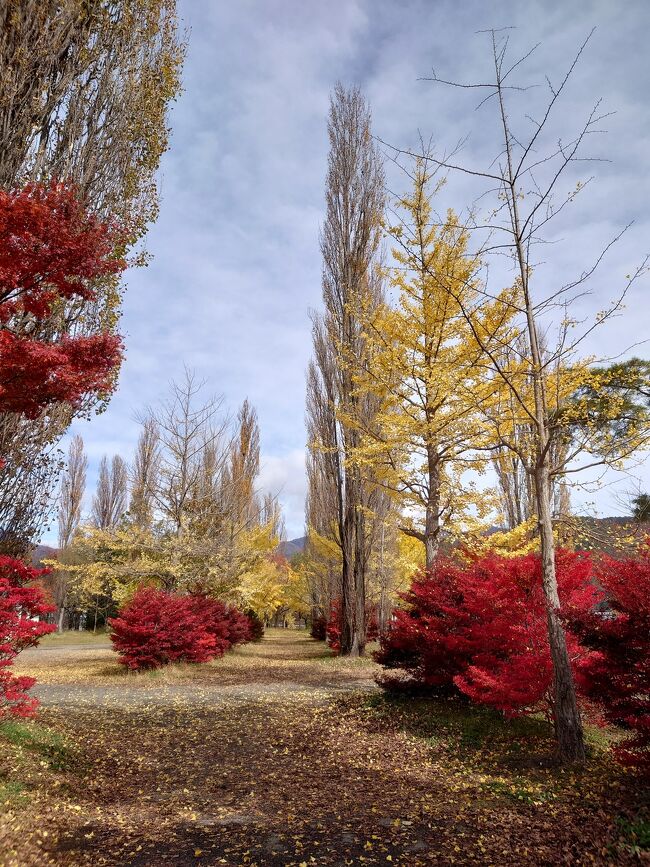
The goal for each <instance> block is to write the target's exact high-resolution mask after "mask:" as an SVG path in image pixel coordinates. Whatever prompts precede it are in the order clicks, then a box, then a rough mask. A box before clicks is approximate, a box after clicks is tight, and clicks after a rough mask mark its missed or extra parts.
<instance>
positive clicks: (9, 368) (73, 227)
mask: <svg viewBox="0 0 650 867" xmlns="http://www.w3.org/2000/svg"><path fill="white" fill-rule="evenodd" d="M121 239H122V236H121V233H120V231H119V230H118V229H117V227H116V226H114V225H112V224H111V223H107V222H102V221H101V220H99V219H98V218H97V217H95V216H94V215H92V214H90V213H89V212H88V211H86V209H85V208H84V206H83V205H82V204H81V203H80V202H79V201H78V199H77V198H76V196H75V192H74V190H73V189H71V188H69V187H66V186H64V185H62V184H51V185H50V186H41V185H29V186H26V187H25V188H24V189H22V190H20V191H18V192H5V191H3V190H0V411H2V412H17V413H21V414H23V415H26V416H28V417H35V416H36V415H38V413H39V412H40V411H41V410H42V409H43V408H44V407H45V406H47V405H48V404H50V403H52V402H55V401H67V402H69V403H71V404H73V405H76V404H78V403H79V402H80V400H81V399H82V398H83V397H84V395H86V394H89V393H91V392H97V391H103V390H108V389H110V387H111V374H112V371H113V370H114V369H115V368H116V367H117V365H118V364H119V362H120V359H121V341H120V339H119V338H118V337H116V336H114V335H109V334H98V335H95V336H92V337H71V336H61V335H60V334H59V335H57V336H56V337H54V338H52V339H43V337H42V336H38V337H29V336H25V335H24V334H22V335H18V334H16V333H14V325H15V322H16V320H17V319H22V318H24V317H25V316H28V317H31V318H32V319H33V320H35V322H36V323H38V322H40V321H44V320H45V321H46V320H47V319H48V318H49V316H50V315H51V314H52V312H53V310H54V308H55V306H56V305H57V304H58V303H59V302H60V301H61V300H63V299H71V298H78V299H85V300H91V299H92V298H94V291H93V289H92V282H93V281H96V280H98V279H101V278H102V277H106V276H108V275H111V274H116V273H119V272H121V271H122V270H124V268H125V267H126V262H125V260H124V259H122V258H118V257H117V256H115V254H114V251H115V249H116V247H119V245H120V243H121ZM37 333H38V329H37Z"/></svg>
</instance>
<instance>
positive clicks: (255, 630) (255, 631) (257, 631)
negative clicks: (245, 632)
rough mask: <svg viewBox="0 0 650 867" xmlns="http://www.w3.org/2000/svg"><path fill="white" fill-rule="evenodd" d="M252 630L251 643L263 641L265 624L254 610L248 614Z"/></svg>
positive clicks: (250, 610)
mask: <svg viewBox="0 0 650 867" xmlns="http://www.w3.org/2000/svg"><path fill="white" fill-rule="evenodd" d="M246 617H248V622H249V625H250V630H251V637H250V640H251V641H261V640H262V639H263V638H264V622H263V621H262V618H261V617H260V616H259V615H258V614H256V613H255V612H254V611H253V609H252V608H249V609H248V611H247V612H246Z"/></svg>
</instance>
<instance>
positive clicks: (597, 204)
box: [44, 0, 650, 542]
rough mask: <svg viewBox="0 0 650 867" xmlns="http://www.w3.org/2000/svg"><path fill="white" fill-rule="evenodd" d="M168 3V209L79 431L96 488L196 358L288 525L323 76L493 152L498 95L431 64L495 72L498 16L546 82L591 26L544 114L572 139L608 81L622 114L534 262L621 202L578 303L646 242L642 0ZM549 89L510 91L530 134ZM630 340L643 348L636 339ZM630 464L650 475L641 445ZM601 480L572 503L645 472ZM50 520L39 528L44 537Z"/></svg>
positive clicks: (483, 153) (621, 338)
mask: <svg viewBox="0 0 650 867" xmlns="http://www.w3.org/2000/svg"><path fill="white" fill-rule="evenodd" d="M179 11H180V15H181V18H182V21H183V26H184V28H186V29H187V33H188V40H189V42H188V52H187V60H186V64H185V69H184V74H183V92H182V95H181V96H180V98H179V99H178V101H177V103H176V104H175V105H174V107H173V110H172V112H171V116H170V124H171V127H172V136H171V146H170V149H169V151H168V153H166V154H165V156H164V158H163V160H162V164H161V169H160V178H159V181H160V191H161V210H160V216H159V219H158V221H157V223H156V224H155V225H154V226H152V227H151V230H150V232H149V235H148V238H147V249H148V251H149V253H150V254H151V256H152V260H151V263H150V264H149V266H148V267H147V268H144V269H132V270H131V271H130V272H129V273H128V274H127V277H126V285H127V289H126V293H125V299H124V307H123V318H122V333H123V334H124V337H125V342H126V347H127V355H126V361H125V363H124V366H123V369H122V372H121V376H120V382H119V388H118V390H117V393H116V394H115V396H114V397H113V399H112V401H111V404H110V406H109V408H108V410H107V411H106V412H105V413H103V414H102V415H100V416H96V417H94V418H93V419H92V420H91V421H88V422H86V421H77V422H75V424H74V425H73V428H72V430H71V434H72V433H80V434H81V435H82V436H83V438H84V441H85V444H86V450H87V453H88V456H89V472H88V485H89V497H88V503H87V506H88V507H89V505H90V502H89V499H90V495H91V494H92V488H93V487H94V485H95V482H96V475H97V466H98V463H99V460H100V458H101V456H102V455H103V454H108V455H111V454H116V453H118V454H120V455H122V456H123V457H125V458H126V459H129V458H130V456H131V454H132V451H133V447H134V445H135V442H136V439H137V436H138V425H137V422H136V420H135V416H136V414H137V412H138V411H139V410H141V409H142V407H143V406H145V405H147V404H154V403H156V402H157V401H158V400H159V399H160V398H162V397H163V396H164V395H165V393H166V390H167V388H168V383H169V382H170V380H173V379H175V378H179V377H180V376H181V375H182V371H183V366H184V365H187V366H189V367H191V368H193V369H195V370H196V371H197V373H198V374H199V375H200V376H201V377H202V378H204V379H205V380H206V395H207V394H209V393H211V394H220V395H223V396H224V399H225V404H226V405H227V406H228V407H230V408H231V410H232V411H233V412H235V411H236V409H237V407H238V406H239V405H240V404H241V402H242V401H243V400H244V398H248V399H249V400H250V401H251V402H252V403H253V404H254V405H255V407H256V408H257V411H258V414H259V420H260V426H261V442H262V461H261V475H260V482H259V484H260V489H261V490H262V491H271V492H273V493H276V494H278V495H279V499H280V501H281V503H282V505H283V508H284V513H285V519H286V525H287V535H288V537H289V538H292V537H296V536H300V535H302V533H303V522H304V496H305V476H304V453H305V440H306V436H305V428H304V381H305V370H306V367H307V364H308V360H309V356H310V351H311V335H310V328H311V323H310V310H313V309H317V308H318V307H319V303H320V270H321V266H320V254H319V227H320V225H321V223H322V220H323V216H324V180H325V172H326V162H327V134H326V122H327V111H328V100H329V93H330V91H331V89H332V87H333V86H334V84H335V83H336V82H337V81H339V80H340V81H341V82H342V83H343V84H345V85H353V84H354V85H359V86H360V87H361V89H362V90H363V92H364V94H365V95H366V97H367V99H368V101H369V103H370V106H371V109H372V117H373V132H374V134H375V135H376V136H378V137H379V138H380V139H381V140H382V141H384V142H387V143H390V144H391V145H395V146H397V147H400V148H405V149H408V148H413V147H416V146H417V143H418V140H419V137H420V136H422V137H423V138H424V139H425V140H429V139H430V138H431V139H432V140H433V142H434V145H435V147H436V148H437V149H438V150H439V151H440V152H442V151H449V149H451V148H452V147H454V146H455V145H456V143H457V142H458V141H460V140H465V144H464V146H463V149H462V151H461V153H460V154H459V158H462V160H463V161H464V162H465V163H466V164H469V165H479V164H480V165H489V163H490V161H491V160H492V159H493V157H494V156H495V151H494V148H493V147H492V145H493V142H492V132H493V130H492V128H491V127H490V123H489V110H488V111H486V110H484V109H481V110H479V111H477V110H475V106H476V102H477V99H476V98H475V92H471V93H469V94H468V92H465V91H460V92H459V91H457V90H456V91H449V90H445V89H443V88H441V87H440V86H439V85H435V84H433V83H431V82H430V81H424V80H422V79H423V78H426V77H427V76H430V75H431V71H432V69H435V70H436V73H437V74H438V75H439V76H441V77H445V78H453V79H458V80H462V81H467V82H469V81H481V80H486V75H488V74H489V61H490V54H489V42H488V39H487V37H486V36H485V35H484V34H483V35H482V34H480V33H477V31H480V30H484V29H488V28H501V27H506V26H508V27H512V28H514V29H512V30H511V31H509V32H510V40H511V46H512V55H513V57H516V56H517V55H519V54H523V53H525V52H526V51H527V50H528V49H529V48H531V47H532V46H533V45H535V44H536V43H540V45H539V47H538V48H537V49H536V52H535V53H534V55H533V56H532V57H531V59H530V61H529V62H528V63H527V64H526V65H525V66H523V67H522V69H521V76H520V81H521V82H522V83H526V84H530V83H534V84H540V85H544V76H545V75H548V76H549V79H550V80H551V82H552V83H557V81H559V79H560V78H561V76H562V74H563V73H564V71H565V70H566V69H567V67H568V65H569V64H570V62H571V59H572V57H573V55H574V54H575V52H576V50H577V48H578V47H579V46H580V44H581V43H582V42H583V40H584V39H585V37H586V36H587V35H588V34H589V32H590V31H591V29H592V28H594V27H595V28H596V30H595V32H594V35H593V37H592V39H591V41H590V43H589V45H588V47H587V49H586V51H585V53H584V55H583V57H582V60H581V63H580V65H579V66H578V68H577V70H576V72H575V75H574V77H573V79H572V81H571V84H570V87H569V89H568V91H567V95H566V99H565V101H564V102H563V103H562V104H561V106H560V108H559V109H558V112H557V115H556V116H555V118H554V119H555V122H556V123H557V127H554V128H553V133H555V130H556V129H557V136H558V137H559V136H562V137H563V138H564V140H569V139H570V137H571V134H572V132H574V131H575V128H576V124H577V123H579V121H580V119H582V118H583V117H584V116H585V115H586V113H588V111H589V110H590V108H591V106H592V105H593V103H594V101H595V100H596V99H598V98H600V97H602V99H603V103H602V106H603V110H604V111H607V112H610V111H611V112H614V114H613V115H612V116H610V117H608V118H607V119H606V120H605V121H603V123H602V128H603V129H606V130H607V133H606V134H603V135H599V136H597V137H594V140H593V141H592V142H589V149H590V154H594V155H596V156H598V157H599V158H608V159H609V160H611V162H594V163H589V164H585V165H584V167H583V166H582V165H580V166H579V167H578V168H579V172H578V174H577V175H576V177H591V176H592V175H593V176H594V180H593V182H592V183H590V184H589V185H588V187H587V188H586V189H585V191H584V193H583V194H581V196H580V197H579V198H578V200H577V202H576V203H575V204H574V205H572V206H571V211H570V212H569V213H567V215H565V216H563V217H562V219H561V221H560V224H559V227H558V228H554V229H553V232H554V233H555V234H554V235H553V237H552V240H553V241H555V242H557V243H554V244H553V245H550V247H549V250H548V252H547V253H546V255H545V259H544V262H543V263H540V276H541V282H543V281H544V280H548V281H550V282H549V285H550V283H552V281H553V280H554V279H555V280H558V279H561V277H563V276H564V275H565V274H569V275H571V274H573V273H580V272H581V270H582V269H584V268H585V266H586V265H587V264H589V263H590V261H591V258H592V257H593V255H594V254H595V253H596V252H597V251H598V250H599V249H600V248H601V246H602V245H603V244H604V243H606V242H607V241H608V240H609V239H610V238H611V237H612V236H613V235H614V234H616V232H617V231H618V230H620V228H622V227H623V226H625V225H627V224H628V223H630V222H632V221H634V223H633V225H632V226H631V228H630V229H629V230H628V231H627V233H626V234H625V236H624V237H623V239H622V240H621V241H620V242H619V243H618V244H617V245H616V247H615V248H614V249H613V251H612V252H611V255H610V256H609V257H608V258H607V260H606V262H605V263H604V264H603V266H602V268H601V269H600V270H599V272H598V274H597V275H596V279H595V280H594V281H593V284H592V289H593V296H592V297H590V298H589V299H586V300H585V301H583V302H581V305H578V307H579V309H578V311H577V312H578V313H579V314H580V315H582V314H583V313H584V314H586V312H588V310H592V311H593V310H597V309H600V308H602V307H604V306H605V305H606V303H607V301H609V300H610V299H611V298H612V297H613V296H614V295H615V294H616V290H617V289H618V288H619V287H620V285H621V283H622V280H623V279H624V275H625V274H627V273H629V271H630V269H633V268H634V267H635V266H636V265H638V264H639V262H640V261H641V260H642V259H643V256H644V255H645V254H646V253H647V252H648V249H649V248H650V241H649V239H650V232H649V231H648V230H649V229H650V195H648V193H649V192H650V191H649V189H648V179H649V178H650V171H649V169H650V112H649V111H648V102H647V94H648V93H649V92H650V64H649V63H648V54H647V44H646V37H647V34H648V32H650V3H647V2H646V0H628V2H626V3H621V2H616V0H589V2H580V0H572V2H571V3H567V2H566V0H564V2H555V0H528V2H526V3H521V2H512V3H510V2H499V0H495V2H489V3H486V2H483V0H463V2H458V0H454V2H450V0H428V2H427V0H403V2H398V0H329V2H328V3H316V2H312V0H307V2H305V0H237V2H236V3H233V2H226V0H181V2H180V4H179ZM545 93H546V91H544V87H541V88H537V89H535V90H532V91H526V92H525V93H523V94H515V95H514V97H517V99H518V101H515V102H514V103H513V117H515V116H516V117H517V118H519V119H520V123H521V127H520V128H521V129H522V134H523V132H524V131H525V127H526V124H529V121H527V120H526V118H525V115H526V113H528V112H531V111H532V110H533V108H534V106H535V105H536V100H538V99H541V98H542V97H543V96H544V95H545ZM529 128H530V127H529ZM386 153H387V155H388V156H390V155H392V152H390V151H388V150H386ZM583 169H584V170H583ZM387 175H388V181H389V187H390V189H391V190H392V191H393V192H395V193H398V192H400V191H403V189H404V186H403V184H404V179H403V175H402V173H401V172H400V171H399V170H398V169H397V168H396V167H395V166H394V165H393V164H392V163H389V164H388V168H387ZM400 185H402V186H401V187H400ZM473 192H474V191H473V190H470V189H469V188H468V186H467V183H466V182H465V181H464V180H463V179H462V178H461V179H452V180H451V181H450V184H449V185H448V187H447V188H446V189H445V192H444V200H443V201H442V202H441V204H443V205H444V206H446V205H447V204H449V205H453V206H454V207H456V209H458V210H462V209H463V208H464V207H465V206H466V205H467V204H468V202H469V198H468V197H469V196H470V195H471V194H473ZM649 289H650V285H649V281H648V279H647V277H646V278H645V279H643V280H640V281H639V282H638V283H637V284H636V285H635V286H634V287H633V289H632V291H631V292H630V294H629V296H628V300H627V309H626V311H625V313H624V315H623V316H622V317H620V318H617V319H616V320H614V321H613V322H611V323H609V325H608V326H607V328H606V330H605V329H603V330H602V331H601V332H599V334H598V336H597V338H595V339H594V341H593V345H591V346H586V349H587V350H589V351H593V352H594V353H596V354H599V355H604V356H615V355H617V354H618V353H620V352H625V351H626V350H628V347H630V346H631V345H632V344H634V343H636V342H637V341H642V340H644V339H645V338H646V336H647V335H648V332H649V331H650V305H649V304H648V302H647V296H648V291H649ZM634 351H635V352H636V354H641V355H644V354H645V355H647V347H643V346H640V347H637V348H636V350H634ZM627 354H628V355H629V354H630V351H629V350H628V352H627ZM64 446H65V442H64ZM634 474H635V475H637V476H640V477H641V480H642V481H641V484H643V481H644V480H647V482H648V484H650V475H649V474H648V471H647V469H646V468H645V467H643V466H640V467H637V468H636V469H635V470H634ZM606 481H607V484H606V485H605V486H604V487H603V488H602V489H601V490H600V491H599V492H597V493H596V494H595V495H594V494H593V493H592V492H589V493H586V492H584V493H581V492H578V494H577V495H576V497H577V500H576V502H577V503H578V505H579V506H580V508H585V509H586V508H593V509H594V510H595V511H596V512H597V513H599V514H616V513H620V512H621V505H620V502H619V501H620V499H621V496H622V493H621V492H624V491H626V490H629V489H631V488H632V487H634V486H635V485H636V484H638V483H637V482H636V481H635V480H634V479H632V478H627V477H623V478H621V479H617V480H614V479H613V477H608V479H607V480H606ZM614 481H616V484H612V483H613V482H614ZM54 530H55V528H54V526H53V527H52V530H51V531H50V533H49V534H48V535H47V536H46V538H45V539H44V541H50V542H53V541H54V538H55V533H54Z"/></svg>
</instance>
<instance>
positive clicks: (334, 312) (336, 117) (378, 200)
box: [310, 84, 384, 656]
mask: <svg viewBox="0 0 650 867" xmlns="http://www.w3.org/2000/svg"><path fill="white" fill-rule="evenodd" d="M328 134H329V142H330V152H329V160H328V171H327V182H326V218H325V223H324V226H323V230H322V235H321V252H322V256H323V308H324V309H323V312H322V314H320V315H318V316H316V317H315V320H314V330H313V334H314V365H313V367H312V369H311V371H310V379H311V384H310V388H311V390H312V392H313V394H314V397H315V401H312V406H311V407H310V412H311V413H312V414H314V413H316V414H319V415H322V416H323V417H322V418H320V419H318V420H315V424H314V425H313V427H314V429H315V430H316V431H317V437H318V438H317V439H316V440H315V441H312V442H311V443H310V447H311V448H312V449H313V450H316V451H322V452H323V453H324V454H326V455H328V456H329V457H328V458H327V463H328V464H329V470H330V472H331V474H332V476H331V477H332V480H333V486H334V496H335V522H336V538H337V542H338V544H339V546H340V549H341V559H342V566H341V619H342V623H341V653H342V654H344V655H350V656H358V655H359V654H361V653H363V650H364V646H365V631H366V630H365V592H366V577H367V569H368V562H369V557H370V542H371V536H372V531H371V528H370V527H369V526H368V520H369V518H368V516H369V514H370V513H371V506H372V504H371V502H370V500H371V497H372V490H371V488H370V487H369V486H367V485H366V484H365V482H364V480H363V478H362V475H361V472H360V469H359V467H358V466H357V465H355V464H354V463H352V462H351V456H352V454H353V452H354V449H356V448H357V447H358V445H359V431H358V425H357V424H356V423H355V424H354V425H351V424H349V423H348V422H347V421H346V419H349V418H350V417H352V418H354V419H364V421H363V425H364V426H368V425H370V424H371V418H372V415H373V414H374V412H375V410H376V401H375V399H374V397H373V396H372V395H360V394H359V393H358V392H357V390H356V389H355V387H354V370H355V365H356V364H357V363H358V362H359V360H360V359H362V358H363V357H364V356H365V354H366V352H367V344H366V338H365V334H364V330H363V326H362V315H363V311H364V310H367V309H369V308H374V307H375V306H376V305H377V304H379V302H380V300H381V294H382V293H381V283H380V279H379V276H378V271H377V260H378V253H379V246H380V237H381V234H380V233H381V228H380V226H381V219H382V215H383V210H384V173H383V167H382V161H381V158H380V156H379V153H378V151H377V149H376V147H375V145H374V143H373V140H372V137H371V132H370V110H369V108H368V105H367V103H366V101H365V99H364V98H363V96H362V94H361V92H360V91H359V89H358V88H351V89H349V90H346V89H345V88H344V87H343V86H342V85H341V84H338V85H337V86H336V88H335V89H334V92H333V94H332V98H331V102H330V114H329V122H328ZM316 405H317V407H316Z"/></svg>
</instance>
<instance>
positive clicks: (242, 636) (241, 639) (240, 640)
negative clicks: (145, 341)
mask: <svg viewBox="0 0 650 867" xmlns="http://www.w3.org/2000/svg"><path fill="white" fill-rule="evenodd" d="M226 624H227V629H228V641H229V643H230V646H231V647H234V646H235V645H236V644H245V643H246V642H247V641H251V639H252V637H253V634H252V630H251V622H250V620H249V619H248V617H247V616H246V615H245V614H243V613H242V612H241V611H239V609H238V608H234V607H229V608H227V609H226Z"/></svg>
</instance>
